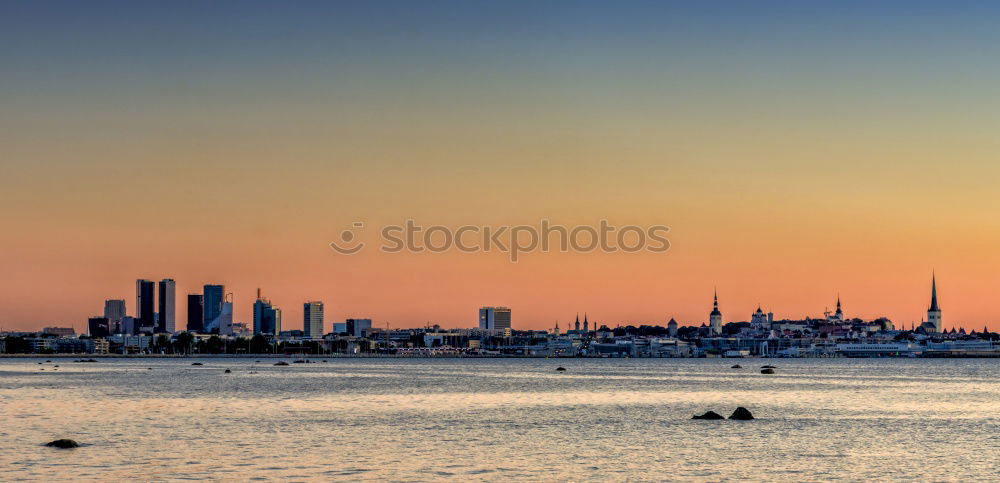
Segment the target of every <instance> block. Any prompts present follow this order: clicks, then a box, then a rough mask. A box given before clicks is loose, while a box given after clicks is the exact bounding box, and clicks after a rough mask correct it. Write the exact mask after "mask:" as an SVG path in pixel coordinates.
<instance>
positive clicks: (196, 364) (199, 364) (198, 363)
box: [191, 362, 205, 366]
mask: <svg viewBox="0 0 1000 483" xmlns="http://www.w3.org/2000/svg"><path fill="white" fill-rule="evenodd" d="M191 365H192V366H204V365H205V364H202V363H200V362H192V363H191Z"/></svg>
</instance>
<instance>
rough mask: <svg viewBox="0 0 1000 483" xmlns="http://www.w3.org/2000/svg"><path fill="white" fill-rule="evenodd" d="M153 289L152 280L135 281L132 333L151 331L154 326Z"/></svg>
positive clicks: (154, 288) (154, 286) (154, 296)
mask: <svg viewBox="0 0 1000 483" xmlns="http://www.w3.org/2000/svg"><path fill="white" fill-rule="evenodd" d="M155 290H156V284H154V283H153V281H152V280H142V279H140V280H136V281H135V310H136V313H135V318H136V327H135V329H134V330H135V332H133V333H139V332H141V331H143V330H148V331H152V330H153V327H155V326H156V315H155V314H156V303H155V300H154V299H155V298H156V295H155V293H154V292H155Z"/></svg>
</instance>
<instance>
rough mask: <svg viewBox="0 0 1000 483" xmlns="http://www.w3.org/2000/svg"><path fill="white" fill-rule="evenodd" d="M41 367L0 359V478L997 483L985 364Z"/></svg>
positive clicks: (343, 362) (992, 377)
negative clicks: (737, 416)
mask: <svg viewBox="0 0 1000 483" xmlns="http://www.w3.org/2000/svg"><path fill="white" fill-rule="evenodd" d="M44 360H45V359H0V417H2V421H3V425H2V426H0V463H2V467H3V468H4V472H3V473H2V476H0V479H3V480H20V479H29V480H57V479H78V480H79V479H82V480H123V479H139V480H174V479H225V480H250V479H276V480H312V479H321V480H331V479H345V480H359V479H378V480H383V479H391V480H436V479H443V478H451V479H463V480H467V479H474V480H506V479H521V480H556V479H560V480H563V479H585V480H625V479H629V480H712V481H718V480H784V481H804V480H823V481H827V480H851V481H858V480H900V479H905V480H922V481H928V480H950V481H954V480H971V481H988V480H993V481H996V479H997V478H1000V360H996V359H994V360H888V359H881V360H860V359H853V360H852V359H824V360H816V359H813V360H808V359H804V360H770V361H763V360H742V361H735V360H704V359H703V360H671V359H645V360H643V359H631V360H628V359H626V360H577V359H573V360H529V359H504V360H496V359H493V360H474V359H435V360H429V359H417V360H398V359H394V360H389V359H349V360H348V359H328V361H329V362H326V363H322V362H321V363H316V364H292V365H290V366H288V367H274V366H272V365H271V364H272V363H273V362H274V361H273V360H262V362H263V364H258V365H257V367H256V371H257V373H256V374H252V373H251V370H250V369H251V364H252V363H253V360H247V359H237V360H234V359H226V360H220V359H200V360H198V361H199V362H203V363H204V365H203V366H192V365H191V363H192V362H193V361H195V360H194V359H186V360H167V359H148V360H136V359H119V360H114V359H103V360H101V361H100V362H98V363H95V364H83V363H74V362H71V360H65V359H52V362H51V363H43V364H41V365H39V364H38V362H42V361H44ZM736 362H738V363H740V364H742V365H743V366H744V367H745V369H742V370H738V369H730V368H729V366H730V365H732V364H733V363H736ZM765 363H773V364H775V365H777V366H778V369H777V372H778V373H777V374H775V375H770V376H769V375H761V374H760V373H759V370H758V367H759V366H760V365H762V364H765ZM55 365H59V367H58V368H55V367H54V366H55ZM557 366H564V367H566V368H567V369H568V370H567V371H566V372H565V373H557V372H556V371H555V368H556V367H557ZM148 368H151V369H148ZM226 368H230V369H232V373H231V374H224V373H223V371H224V370H225V369H226ZM42 369H44V370H42ZM737 406H746V407H747V408H749V409H750V410H751V411H752V412H753V413H754V415H755V416H756V417H757V418H759V419H757V420H755V421H728V420H727V421H692V420H691V419H690V418H691V416H692V415H693V414H695V413H701V412H704V411H705V410H708V409H712V410H715V411H716V412H719V413H722V414H723V415H725V416H728V415H729V413H730V412H732V410H733V409H735V408H736V407H737ZM63 437H69V438H73V439H76V440H78V441H79V442H81V443H85V444H86V446H84V447H81V448H78V449H73V450H57V449H52V448H47V447H44V446H41V444H42V443H45V442H47V441H50V440H52V439H56V438H63Z"/></svg>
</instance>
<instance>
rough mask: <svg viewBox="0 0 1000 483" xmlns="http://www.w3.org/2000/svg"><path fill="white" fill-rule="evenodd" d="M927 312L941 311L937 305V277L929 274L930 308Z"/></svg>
mask: <svg viewBox="0 0 1000 483" xmlns="http://www.w3.org/2000/svg"><path fill="white" fill-rule="evenodd" d="M928 310H941V309H940V308H938V303H937V275H935V274H934V273H933V272H931V308H930V309H928Z"/></svg>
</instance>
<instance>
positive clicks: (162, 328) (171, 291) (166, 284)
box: [156, 278, 177, 334]
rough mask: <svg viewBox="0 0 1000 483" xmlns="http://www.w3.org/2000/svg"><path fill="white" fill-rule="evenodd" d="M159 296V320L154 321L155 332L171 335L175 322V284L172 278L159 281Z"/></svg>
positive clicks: (174, 328)
mask: <svg viewBox="0 0 1000 483" xmlns="http://www.w3.org/2000/svg"><path fill="white" fill-rule="evenodd" d="M159 289H160V290H159V292H160V293H159V295H160V300H159V302H160V311H159V312H158V313H159V318H157V320H156V332H160V333H167V334H172V333H174V332H175V330H176V327H175V325H174V324H175V322H176V320H175V319H176V303H175V302H176V301H175V298H174V297H175V296H176V291H177V284H176V283H175V282H174V280H173V279H172V278H165V279H163V280H160V285H159Z"/></svg>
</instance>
